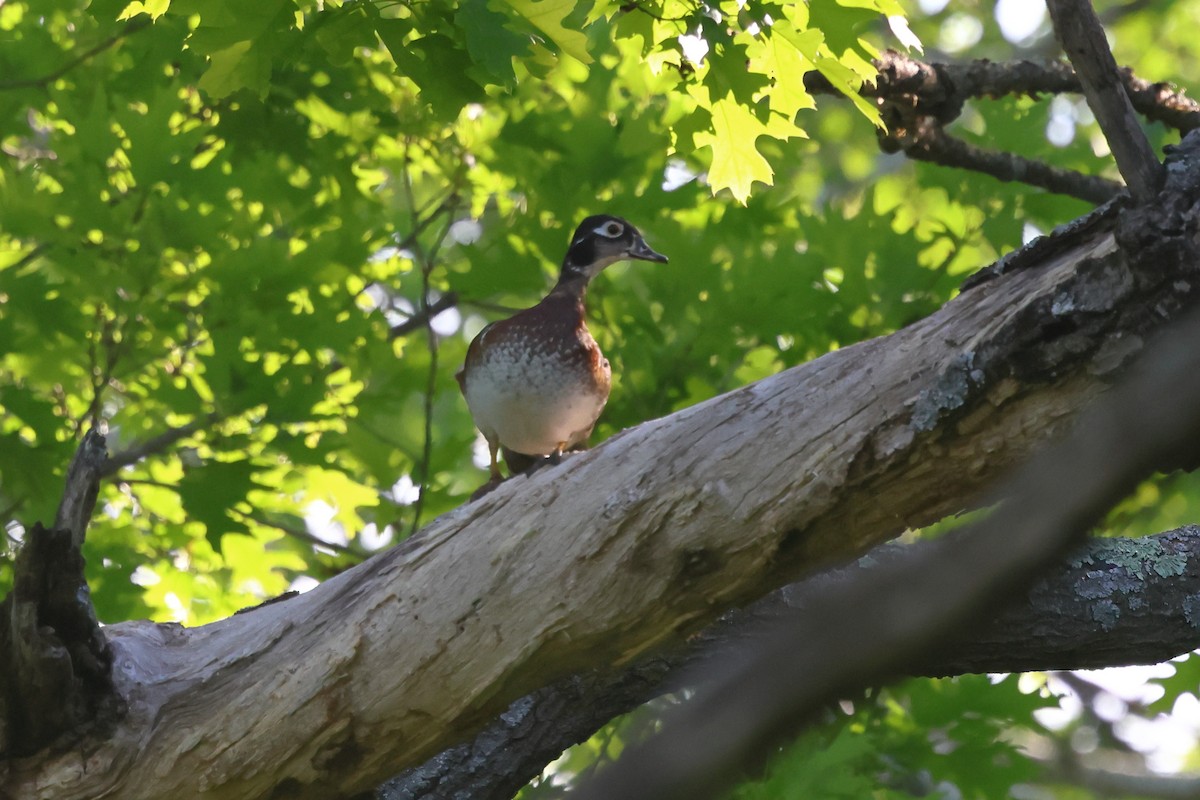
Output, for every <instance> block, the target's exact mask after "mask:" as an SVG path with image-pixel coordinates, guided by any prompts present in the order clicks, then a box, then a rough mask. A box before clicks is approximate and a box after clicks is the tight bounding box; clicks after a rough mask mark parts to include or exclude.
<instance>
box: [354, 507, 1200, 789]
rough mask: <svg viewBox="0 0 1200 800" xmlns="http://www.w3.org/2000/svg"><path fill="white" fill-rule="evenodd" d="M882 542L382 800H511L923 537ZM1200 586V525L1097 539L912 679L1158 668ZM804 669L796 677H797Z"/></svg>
mask: <svg viewBox="0 0 1200 800" xmlns="http://www.w3.org/2000/svg"><path fill="white" fill-rule="evenodd" d="M925 546H927V545H925V544H917V545H911V546H901V545H883V546H881V547H877V548H875V549H874V550H872V551H871V553H870V554H869V555H868V556H867V557H865V558H863V559H861V560H860V561H858V562H856V563H855V564H853V565H850V566H848V567H842V568H838V569H833V570H828V571H826V572H823V573H820V574H818V575H815V576H813V577H811V578H807V579H805V580H802V581H799V582H797V583H795V584H790V585H788V586H785V587H783V588H781V589H779V590H777V591H775V592H772V593H771V594H770V595H768V596H767V597H765V598H763V599H762V600H760V601H758V602H756V603H754V604H753V605H751V606H748V607H746V608H742V609H736V610H734V611H730V612H729V613H727V614H725V615H724V616H723V617H722V618H721V619H720V620H719V621H717V622H716V623H714V624H713V625H710V626H709V627H708V628H705V629H704V631H702V632H701V633H699V634H697V635H695V636H692V637H690V638H689V639H688V640H687V642H685V643H683V644H682V645H680V646H679V647H677V648H675V649H672V650H670V651H668V652H662V653H657V654H655V655H653V656H650V657H648V658H644V659H639V660H638V661H637V662H636V663H635V664H633V665H630V666H629V667H626V668H623V669H620V670H617V671H615V672H613V671H607V670H593V671H590V672H586V673H581V674H579V675H574V676H571V677H570V678H567V679H565V680H562V681H559V682H557V683H555V684H552V685H551V686H548V687H546V688H544V689H539V690H538V691H536V692H533V693H532V694H529V695H526V696H525V697H523V698H521V699H520V700H517V701H516V702H514V703H513V704H512V705H511V706H509V708H508V709H507V710H505V712H504V713H503V714H501V715H500V716H498V717H497V718H496V719H494V720H493V721H492V722H491V723H489V724H488V725H487V727H485V728H484V729H483V730H481V731H480V732H479V734H478V735H476V736H475V738H474V739H472V740H471V741H470V742H466V743H463V744H460V745H456V746H455V747H452V748H449V749H447V750H445V751H443V752H441V753H439V754H438V755H437V756H435V757H434V758H432V759H430V760H429V761H427V762H426V763H425V764H423V765H421V766H420V767H418V768H415V769H413V770H410V771H409V772H407V773H405V774H404V775H401V776H398V777H397V778H395V779H394V780H391V781H388V782H387V783H386V784H384V785H383V786H381V787H380V789H379V791H378V792H377V793H376V797H377V798H378V800H437V799H438V798H446V797H464V798H466V797H469V798H471V800H508V798H510V797H512V796H513V794H515V793H516V790H517V789H518V788H519V787H521V786H523V785H525V784H526V783H528V782H529V781H530V780H532V779H533V778H534V777H536V776H537V775H539V774H541V772H542V771H543V769H544V768H545V766H546V764H547V763H549V762H550V761H551V760H553V759H554V758H557V757H558V755H559V754H560V753H561V752H562V751H563V750H565V749H566V748H567V747H569V746H570V745H573V744H575V743H577V742H580V741H583V740H584V739H586V738H588V737H589V736H591V735H592V734H593V733H594V732H595V731H596V730H598V729H599V728H600V727H601V726H602V725H603V724H605V723H607V722H608V721H609V720H611V719H612V718H614V717H616V716H618V715H620V714H624V713H627V712H629V711H631V710H633V709H634V708H637V707H638V706H640V705H642V704H643V703H645V702H646V701H648V700H651V699H652V698H654V697H657V696H659V695H661V694H663V693H665V692H674V691H677V690H679V689H683V688H694V687H693V686H691V685H689V683H688V680H689V676H690V675H692V674H696V673H697V672H698V671H701V670H703V669H704V667H705V666H706V665H708V664H711V663H712V660H713V658H714V657H719V656H721V655H723V654H724V653H725V652H727V651H729V650H732V649H736V648H741V647H744V646H745V643H746V641H747V640H748V639H749V637H750V636H751V635H752V633H753V632H754V631H756V630H759V629H760V628H761V626H762V625H763V624H764V623H770V622H772V621H776V620H779V619H781V618H785V617H787V616H788V615H790V614H793V613H795V612H798V611H800V612H802V611H804V610H806V609H811V608H812V607H813V606H814V603H816V602H819V598H821V597H823V596H826V595H828V594H829V593H830V592H834V591H838V590H839V588H840V587H842V586H844V585H845V584H846V582H848V581H854V580H867V581H871V580H873V579H874V576H875V574H876V572H877V570H878V569H879V568H880V567H886V566H887V565H889V564H892V563H894V562H895V561H896V560H897V559H899V558H903V557H904V556H905V555H906V554H907V553H908V552H909V551H910V550H911V549H912V548H913V547H916V548H920V547H925ZM1197 593H1200V527H1196V526H1189V527H1186V528H1180V529H1178V530H1174V531H1168V532H1166V533H1161V534H1157V535H1154V536H1147V537H1144V538H1141V539H1097V540H1093V541H1091V542H1088V543H1087V544H1086V545H1085V546H1084V547H1082V548H1080V549H1079V550H1077V551H1075V552H1072V553H1070V554H1069V555H1068V556H1067V557H1066V558H1065V559H1063V560H1062V561H1061V562H1059V564H1058V565H1057V566H1056V567H1055V568H1054V569H1053V570H1051V571H1050V572H1048V573H1047V574H1046V575H1044V576H1043V578H1042V579H1041V580H1039V581H1037V582H1036V583H1035V584H1034V586H1033V587H1032V588H1031V589H1030V590H1029V591H1028V592H1026V593H1024V594H1020V595H1014V596H1013V597H1011V598H1009V599H1008V601H1007V602H1006V604H1005V606H1004V608H1003V609H1002V610H1001V611H1000V612H999V613H998V614H996V615H995V617H993V618H992V619H990V620H987V621H985V622H984V623H982V624H980V625H976V626H972V627H971V628H970V629H969V630H966V631H963V632H961V633H960V634H959V635H958V636H956V637H951V638H949V639H947V640H946V641H944V642H941V643H939V644H937V645H936V646H933V647H931V648H930V649H928V650H927V651H925V654H924V655H923V657H922V658H920V659H919V660H918V661H917V662H915V663H913V664H912V665H910V666H908V667H907V668H906V670H905V671H906V672H908V673H909V674H912V675H926V676H945V675H962V674H965V673H970V672H1023V671H1030V670H1037V671H1046V670H1052V669H1055V670H1060V669H1098V668H1101V667H1114V666H1125V665H1129V664H1153V663H1158V662H1160V661H1165V660H1167V659H1169V658H1172V657H1174V656H1177V655H1180V654H1182V653H1187V652H1190V651H1192V650H1194V649H1196V648H1197V647H1200V630H1198V629H1197V627H1196V626H1195V625H1194V624H1193V622H1192V619H1193V614H1192V612H1191V604H1190V601H1188V600H1187V598H1189V597H1192V596H1193V595H1196V594H1197ZM800 678H801V676H799V675H797V679H800Z"/></svg>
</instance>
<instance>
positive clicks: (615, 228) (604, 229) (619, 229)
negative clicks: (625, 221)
mask: <svg viewBox="0 0 1200 800" xmlns="http://www.w3.org/2000/svg"><path fill="white" fill-rule="evenodd" d="M599 232H600V233H601V234H603V235H604V236H607V237H608V238H610V239H616V238H617V237H618V236H620V235H621V234H622V233H624V232H625V226H623V225H622V224H621V223H619V222H606V223H605V224H604V225H602V226H600V228H599Z"/></svg>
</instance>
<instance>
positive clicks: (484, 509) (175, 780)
mask: <svg viewBox="0 0 1200 800" xmlns="http://www.w3.org/2000/svg"><path fill="white" fill-rule="evenodd" d="M1189 141H1190V140H1189ZM1174 157H1175V159H1176V163H1175V165H1174V167H1173V171H1172V174H1173V176H1174V180H1175V181H1176V183H1175V184H1174V185H1173V188H1172V189H1171V190H1169V191H1167V192H1165V193H1164V194H1163V196H1162V197H1161V198H1159V199H1158V200H1157V201H1156V203H1155V204H1151V205H1150V206H1145V207H1138V208H1131V209H1119V208H1115V209H1113V210H1112V211H1111V213H1109V214H1108V215H1107V216H1102V217H1099V218H1097V219H1096V221H1094V223H1093V224H1091V225H1089V226H1084V227H1082V228H1078V229H1073V230H1072V231H1071V232H1069V233H1067V234H1064V235H1063V236H1062V237H1050V238H1051V240H1052V241H1054V240H1057V243H1056V244H1054V245H1053V246H1047V245H1038V246H1035V247H1033V248H1030V250H1029V252H1030V253H1032V254H1034V255H1030V256H1028V257H1021V256H1016V257H1013V258H1010V259H1009V260H1008V262H1007V267H1006V269H1005V270H1004V271H1003V272H1002V273H1000V272H997V273H995V274H994V277H992V278H991V280H988V281H986V282H983V283H979V284H977V285H975V286H974V287H973V288H971V289H970V290H968V291H965V292H963V293H962V294H961V295H959V296H958V297H957V298H956V299H955V300H953V301H952V302H950V303H949V304H947V305H946V306H945V307H944V308H942V309H941V310H939V311H938V312H936V313H935V314H933V315H931V316H930V317H928V318H926V319H924V320H921V321H920V322H917V323H915V324H913V325H912V326H910V327H908V328H905V329H904V330H901V331H899V332H897V333H895V334H893V335H891V336H888V337H883V338H879V339H875V340H871V341H868V342H863V343H861V344H858V345H855V346H853V347H847V348H844V349H842V350H839V351H837V352H834V353H830V354H828V355H826V356H824V357H822V358H819V359H817V360H815V361H813V362H811V363H809V364H805V365H803V366H801V367H797V368H795V369H792V370H788V371H786V372H783V373H780V374H778V375H775V376H772V377H770V378H767V379H765V380H763V381H759V382H758V383H755V384H752V385H750V386H747V387H744V388H742V389H739V390H737V391H734V392H731V393H729V394H726V395H722V396H720V397H717V398H713V399H711V400H709V401H707V402H705V403H701V404H699V405H697V406H694V407H692V408H689V409H686V410H683V411H681V412H678V413H676V414H672V415H671V416H669V417H666V418H664V419H660V420H655V421H652V422H648V423H646V424H644V425H641V426H639V427H637V428H636V429H632V430H629V431H626V432H624V433H622V434H620V435H618V436H615V437H613V438H612V439H610V440H609V441H607V442H605V443H604V445H603V446H601V447H598V448H596V449H594V450H591V451H588V452H586V453H583V454H580V455H575V456H572V457H571V458H569V459H567V461H566V462H565V464H564V466H562V467H560V468H555V469H546V470H542V471H541V472H539V473H537V474H535V475H533V476H532V477H530V478H522V479H520V480H514V481H510V482H508V483H506V484H503V485H502V486H500V487H499V488H498V489H496V490H495V491H494V492H492V493H491V494H490V495H488V496H487V497H485V498H484V499H482V500H480V501H478V502H475V503H472V504H470V505H468V506H466V507H463V508H460V509H458V510H457V511H455V512H453V513H450V514H447V515H444V516H443V517H441V518H439V519H438V520H436V521H435V522H434V523H432V524H431V525H429V526H427V527H426V528H425V529H424V530H423V531H422V532H421V533H419V534H418V535H417V536H415V537H413V538H412V539H410V540H409V541H407V542H405V543H403V544H401V545H399V546H398V547H396V548H394V549H393V550H391V551H388V552H386V553H383V554H380V555H378V556H376V557H373V558H371V559H370V560H368V561H367V562H365V563H363V564H361V565H358V566H356V567H354V568H352V569H350V570H347V571H346V572H344V573H342V574H341V575H339V576H337V577H335V578H332V579H331V580H329V581H326V582H325V583H323V584H322V585H321V586H319V587H318V588H316V589H314V590H313V591H311V592H309V593H307V594H304V595H301V596H299V597H296V598H293V599H290V600H287V601H285V602H280V603H275V604H272V605H268V606H265V607H262V608H259V609H257V610H254V611H251V612H249V613H246V614H241V615H238V616H236V617H233V618H230V619H227V620H223V621H221V622H218V623H215V624H212V625H207V626H204V627H201V628H196V629H190V630H189V629H183V628H180V627H178V626H172V625H153V624H149V623H144V622H130V623H122V624H119V625H113V626H110V627H108V628H106V629H105V633H106V634H107V636H108V639H109V642H110V644H111V646H112V648H113V652H114V656H115V662H114V670H113V674H114V676H115V678H116V680H117V690H118V692H119V694H120V696H121V697H123V698H125V699H126V700H127V702H128V705H129V711H128V713H127V714H126V715H125V717H124V718H123V719H122V720H121V722H120V723H119V724H118V726H117V727H116V728H115V729H114V731H113V733H112V735H111V736H109V737H107V738H104V739H93V740H88V741H86V742H84V743H82V744H81V745H80V746H79V747H76V748H72V749H70V750H66V751H63V752H61V753H57V754H54V755H42V757H39V758H37V759H32V760H28V761H13V762H9V763H7V764H5V765H4V766H3V769H5V772H4V773H3V775H0V792H9V793H11V794H15V795H18V796H28V797H54V798H55V799H56V800H71V799H72V798H82V797H96V796H103V795H104V794H105V793H108V794H110V795H119V796H121V797H122V798H127V799H128V800H139V798H150V797H163V796H171V795H180V796H194V795H196V794H197V793H198V792H200V791H203V792H205V793H206V795H207V796H209V797H212V798H221V797H245V796H255V797H269V796H271V795H272V793H275V794H276V796H287V797H291V798H301V799H302V798H309V797H312V798H317V797H320V798H330V797H344V796H350V795H352V794H353V793H355V792H360V791H365V790H368V789H370V788H371V787H373V786H375V785H377V784H378V783H379V782H380V781H382V780H384V779H386V778H387V777H388V776H390V775H394V774H396V773H398V772H400V771H401V770H403V769H404V768H406V767H409V766H413V765H416V764H419V763H421V762H423V761H424V760H426V759H427V758H429V757H430V756H432V755H433V754H435V753H437V752H440V751H442V750H444V749H445V748H446V747H448V746H450V745H452V744H454V743H455V742H458V741H462V740H463V739H465V738H467V737H469V736H470V735H471V734H472V733H473V732H475V731H476V730H477V729H478V728H479V727H481V726H482V725H483V724H485V723H486V721H488V720H489V719H491V718H492V717H493V716H495V715H496V714H498V713H499V712H501V711H502V710H503V709H504V708H505V707H507V705H508V704H509V703H511V702H512V701H513V700H515V699H516V698H518V697H521V696H523V695H525V694H527V693H529V692H530V691H533V690H535V689H537V688H539V687H542V686H545V685H548V684H549V683H551V682H553V681H554V680H556V679H559V678H562V677H563V676H565V675H568V674H570V673H573V672H578V671H580V670H582V669H585V668H588V667H594V666H597V665H610V666H612V665H620V664H623V663H627V662H629V661H631V660H633V659H635V658H636V657H637V656H639V655H640V654H643V653H648V652H651V651H652V650H654V649H655V648H658V647H661V646H663V645H664V644H667V643H670V642H673V641H677V640H678V638H679V637H680V636H682V635H685V634H688V633H691V632H693V631H695V630H698V629H699V628H701V627H702V626H703V625H705V624H706V623H708V622H711V621H712V620H714V619H715V618H716V617H717V616H719V614H720V613H721V612H722V611H723V610H724V609H725V608H728V607H731V606H735V605H739V604H742V603H745V602H747V601H750V600H753V599H755V598H757V597H759V596H761V595H763V594H765V593H766V592H768V591H770V590H771V589H773V588H775V587H777V586H780V585H782V584H784V583H786V582H788V581H790V580H794V579H795V578H796V577H798V575H799V573H801V572H805V571H812V570H814V569H816V568H819V567H821V566H824V565H827V564H829V563H832V562H838V561H847V560H850V559H852V558H853V557H854V556H855V555H856V554H858V553H861V552H862V551H863V550H865V549H867V548H869V547H871V546H872V545H875V544H878V543H879V542H881V541H883V540H885V539H887V538H889V537H892V536H894V535H895V534H897V533H898V532H899V531H901V530H903V529H904V528H905V527H907V526H911V525H921V524H924V523H927V522H929V521H931V520H933V519H936V518H939V517H941V516H943V515H944V514H946V513H948V512H952V511H956V510H958V509H960V508H963V507H964V506H970V505H971V504H972V503H973V502H975V501H974V499H973V498H975V497H976V496H977V495H978V493H979V492H980V491H981V490H982V489H983V488H984V487H985V486H987V485H988V484H989V483H990V482H991V481H993V480H994V479H995V478H996V477H997V476H998V475H999V474H1000V472H1001V471H1002V470H1004V469H1005V468H1007V467H1008V466H1010V465H1012V464H1013V463H1014V462H1015V461H1017V460H1018V459H1021V458H1023V457H1025V456H1026V455H1027V454H1028V453H1029V452H1030V450H1031V449H1032V448H1033V446H1034V445H1035V444H1036V443H1037V442H1040V441H1043V440H1044V439H1046V438H1047V437H1049V436H1051V435H1053V434H1055V433H1057V432H1060V431H1062V430H1063V429H1064V428H1065V426H1066V425H1067V424H1068V421H1069V420H1070V419H1071V418H1072V416H1073V414H1074V413H1075V412H1076V411H1077V410H1078V409H1079V408H1080V407H1081V406H1082V405H1083V404H1084V403H1085V402H1086V401H1087V400H1088V399H1089V398H1092V397H1094V396H1095V395H1096V394H1098V393H1100V392H1102V391H1103V390H1104V389H1105V387H1106V386H1107V384H1108V383H1109V381H1110V380H1111V379H1112V377H1113V376H1114V375H1115V374H1116V372H1117V371H1118V370H1119V369H1120V368H1121V367H1122V366H1123V365H1124V364H1125V363H1126V362H1127V361H1128V359H1129V358H1130V357H1131V356H1132V355H1133V354H1135V353H1137V352H1139V351H1140V350H1141V349H1142V348H1143V347H1144V342H1145V341H1146V337H1148V336H1150V335H1152V334H1153V333H1155V332H1156V331H1158V330H1159V329H1160V328H1161V326H1162V325H1163V323H1164V322H1165V321H1167V320H1170V319H1172V318H1173V317H1175V316H1177V315H1178V313H1179V312H1180V310H1181V309H1183V308H1186V307H1189V306H1190V305H1192V304H1193V303H1194V297H1193V293H1194V290H1193V287H1194V286H1196V285H1198V283H1200V280H1198V277H1200V276H1198V275H1197V264H1200V258H1197V256H1196V253H1195V251H1194V248H1193V245H1192V241H1193V239H1194V237H1195V234H1196V231H1197V229H1198V228H1200V225H1197V221H1196V212H1195V210H1194V208H1193V207H1194V205H1195V197H1196V195H1197V193H1198V191H1197V190H1198V187H1200V174H1198V173H1200V166H1197V165H1195V164H1193V160H1195V159H1193V158H1192V148H1190V147H1189V148H1181V149H1180V151H1179V152H1178V153H1176V154H1175V156H1174ZM1146 259H1149V260H1150V262H1149V263H1150V264H1152V267H1153V268H1150V266H1148V264H1147V263H1146V261H1145V260H1146ZM264 697H266V698H269V702H267V703H263V702H262V699H263V698H264Z"/></svg>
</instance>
